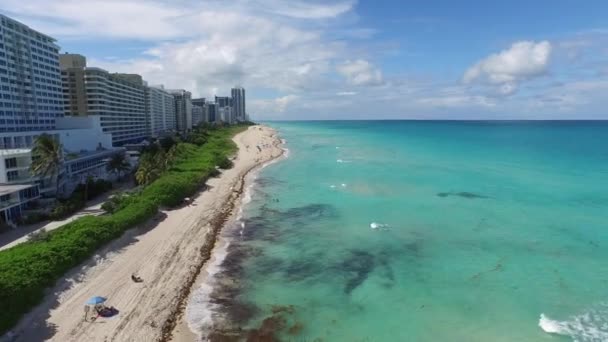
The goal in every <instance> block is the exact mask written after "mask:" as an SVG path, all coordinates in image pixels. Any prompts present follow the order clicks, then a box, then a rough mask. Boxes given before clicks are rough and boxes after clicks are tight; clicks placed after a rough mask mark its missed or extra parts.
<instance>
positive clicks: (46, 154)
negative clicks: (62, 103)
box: [30, 133, 63, 197]
mask: <svg viewBox="0 0 608 342" xmlns="http://www.w3.org/2000/svg"><path fill="white" fill-rule="evenodd" d="M62 165H63V147H62V146H61V144H60V143H59V141H58V140H57V139H56V138H54V137H53V136H51V135H49V134H46V133H44V134H41V135H39V136H38V137H37V138H36V140H35V141H34V147H33V148H32V164H31V165H30V171H31V172H32V173H33V174H34V175H36V176H40V177H41V178H43V179H44V178H46V177H49V176H50V177H51V180H52V179H53V178H55V183H56V184H55V196H57V197H59V177H60V175H61V172H60V171H61V167H62Z"/></svg>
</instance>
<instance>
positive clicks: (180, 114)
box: [169, 89, 192, 132]
mask: <svg viewBox="0 0 608 342" xmlns="http://www.w3.org/2000/svg"><path fill="white" fill-rule="evenodd" d="M169 93H171V94H173V96H174V97H175V118H176V120H175V121H176V125H177V130H178V131H180V132H187V131H189V130H191V129H192V93H190V92H189V91H186V90H184V89H172V90H169Z"/></svg>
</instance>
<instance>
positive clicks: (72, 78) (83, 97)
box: [59, 54, 149, 146]
mask: <svg viewBox="0 0 608 342" xmlns="http://www.w3.org/2000/svg"><path fill="white" fill-rule="evenodd" d="M59 61H60V66H61V73H62V83H63V91H64V95H65V99H66V101H67V103H66V106H65V114H66V115H68V116H73V117H78V116H99V117H100V120H101V127H102V128H103V131H104V132H106V133H111V134H112V139H113V144H114V145H116V146H120V145H123V144H127V143H136V142H139V141H141V140H143V139H145V138H146V137H147V136H148V133H149V129H148V128H147V125H146V122H147V117H148V114H147V113H146V102H145V94H144V84H143V80H142V78H141V76H139V75H135V74H111V73H109V72H108V71H106V70H103V69H100V68H91V67H86V59H85V58H84V57H83V56H81V55H77V54H61V55H59Z"/></svg>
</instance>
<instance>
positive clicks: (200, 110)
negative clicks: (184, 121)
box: [192, 105, 205, 127]
mask: <svg viewBox="0 0 608 342" xmlns="http://www.w3.org/2000/svg"><path fill="white" fill-rule="evenodd" d="M204 121H205V108H204V107H201V106H195V105H193V106H192V126H193V127H196V126H198V125H200V124H201V123H203V122H204Z"/></svg>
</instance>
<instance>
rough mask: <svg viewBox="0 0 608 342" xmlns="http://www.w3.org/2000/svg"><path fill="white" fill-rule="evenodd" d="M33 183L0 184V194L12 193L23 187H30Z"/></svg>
mask: <svg viewBox="0 0 608 342" xmlns="http://www.w3.org/2000/svg"><path fill="white" fill-rule="evenodd" d="M33 186H35V185H34V184H11V185H0V196H4V195H8V194H12V193H13V192H17V191H20V190H23V189H27V188H31V187H33Z"/></svg>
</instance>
